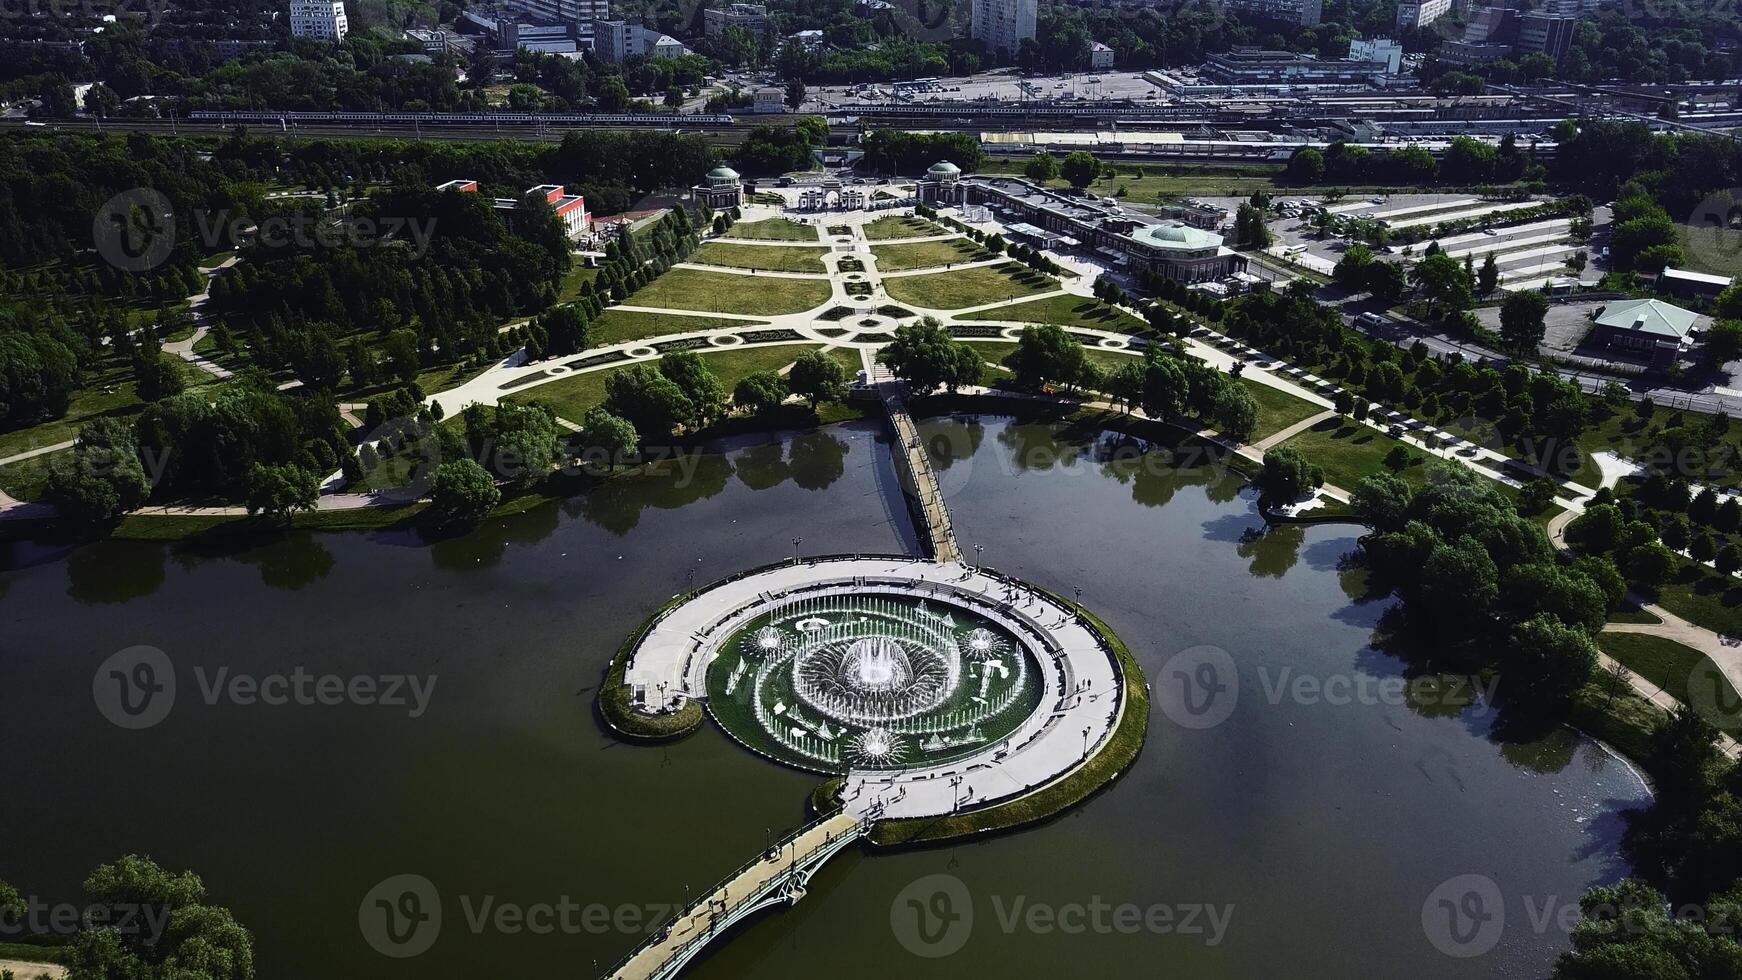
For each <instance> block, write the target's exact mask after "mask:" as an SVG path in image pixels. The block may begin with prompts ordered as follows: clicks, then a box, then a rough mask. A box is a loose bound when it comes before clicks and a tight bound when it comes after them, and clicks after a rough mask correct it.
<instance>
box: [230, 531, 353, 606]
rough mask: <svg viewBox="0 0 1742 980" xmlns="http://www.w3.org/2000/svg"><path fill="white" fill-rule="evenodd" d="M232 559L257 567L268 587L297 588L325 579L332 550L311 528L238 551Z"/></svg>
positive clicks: (329, 568)
mask: <svg viewBox="0 0 1742 980" xmlns="http://www.w3.org/2000/svg"><path fill="white" fill-rule="evenodd" d="M234 557H235V559H236V560H237V561H239V562H241V563H243V564H244V565H254V566H255V567H257V568H259V569H260V581H261V582H262V583H263V584H265V585H266V586H267V587H268V588H273V589H288V590H290V591H293V592H294V591H296V590H298V589H301V588H302V587H304V586H306V585H310V584H312V583H315V582H318V581H320V580H321V579H323V578H326V577H327V575H328V574H330V573H331V572H332V570H333V564H334V561H333V553H332V552H331V551H328V550H327V547H326V546H325V545H323V544H321V542H320V541H319V540H318V539H317V538H316V537H315V534H314V532H312V531H295V532H291V533H289V534H286V535H284V536H283V537H282V538H280V539H278V540H276V541H273V542H271V543H269V544H263V545H261V546H259V547H256V548H249V549H247V550H246V551H239V552H237V553H236V554H235V555H234Z"/></svg>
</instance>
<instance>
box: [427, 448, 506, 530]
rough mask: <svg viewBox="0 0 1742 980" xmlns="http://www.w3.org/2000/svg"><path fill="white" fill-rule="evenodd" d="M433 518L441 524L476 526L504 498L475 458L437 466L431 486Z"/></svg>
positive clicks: (431, 513) (452, 461) (431, 511)
mask: <svg viewBox="0 0 1742 980" xmlns="http://www.w3.org/2000/svg"><path fill="white" fill-rule="evenodd" d="M429 497H430V507H429V510H430V515H431V517H432V518H434V520H435V521H436V522H437V523H438V524H474V523H476V522H478V521H480V520H482V519H483V518H484V515H485V514H488V513H490V508H492V507H495V506H496V504H497V502H498V501H500V500H501V499H502V492H501V491H500V490H497V489H496V481H494V480H492V479H491V478H490V473H489V471H488V470H486V469H484V467H482V466H479V465H478V464H477V462H476V461H474V460H471V459H454V460H449V461H447V462H445V463H443V464H441V465H440V466H438V467H436V472H435V480H434V481H433V483H432V484H431V486H430V494H429Z"/></svg>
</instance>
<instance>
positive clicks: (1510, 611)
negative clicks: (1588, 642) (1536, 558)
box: [1500, 561, 1609, 633]
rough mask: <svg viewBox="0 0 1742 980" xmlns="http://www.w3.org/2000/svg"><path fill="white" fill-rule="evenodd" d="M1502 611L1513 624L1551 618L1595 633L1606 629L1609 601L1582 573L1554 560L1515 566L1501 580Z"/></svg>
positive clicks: (1601, 590)
mask: <svg viewBox="0 0 1742 980" xmlns="http://www.w3.org/2000/svg"><path fill="white" fill-rule="evenodd" d="M1501 582H1502V584H1501V589H1500V595H1501V600H1500V604H1501V609H1502V611H1503V612H1504V613H1505V614H1506V617H1507V618H1508V619H1511V620H1512V621H1513V622H1523V621H1524V620H1527V619H1530V618H1532V617H1534V616H1539V615H1545V614H1546V615H1550V616H1553V617H1554V618H1555V619H1556V620H1558V621H1560V622H1562V623H1565V624H1567V625H1568V626H1577V627H1579V628H1581V629H1583V630H1585V631H1587V632H1590V633H1595V632H1597V631H1598V630H1600V629H1602V628H1603V621H1604V620H1605V619H1606V618H1607V615H1608V611H1609V599H1608V596H1607V595H1605V594H1604V592H1603V589H1602V587H1601V586H1599V585H1598V584H1597V583H1596V582H1594V581H1592V580H1591V579H1590V577H1588V576H1587V575H1585V574H1584V573H1583V572H1580V571H1577V570H1575V569H1573V568H1570V567H1563V566H1561V565H1558V564H1555V563H1554V562H1552V561H1541V562H1527V563H1525V564H1522V565H1514V566H1513V567H1512V568H1509V569H1507V570H1506V574H1505V575H1503V576H1502V577H1501Z"/></svg>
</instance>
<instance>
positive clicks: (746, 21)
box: [702, 3, 768, 41]
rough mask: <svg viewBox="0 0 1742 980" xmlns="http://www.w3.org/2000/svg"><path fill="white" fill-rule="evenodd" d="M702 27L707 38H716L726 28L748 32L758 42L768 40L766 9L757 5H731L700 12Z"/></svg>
mask: <svg viewBox="0 0 1742 980" xmlns="http://www.w3.org/2000/svg"><path fill="white" fill-rule="evenodd" d="M702 27H703V28H704V29H705V30H706V31H707V34H708V37H711V38H718V37H719V36H720V35H722V34H724V33H726V28H728V27H738V28H742V29H744V30H746V31H748V32H750V36H751V37H754V38H756V39H757V40H759V41H766V40H768V8H767V7H765V6H763V5H762V4H759V3H731V4H727V5H726V6H724V7H709V8H708V9H706V10H704V11H702Z"/></svg>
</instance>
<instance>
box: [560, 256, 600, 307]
mask: <svg viewBox="0 0 1742 980" xmlns="http://www.w3.org/2000/svg"><path fill="white" fill-rule="evenodd" d="M597 278H599V270H598V269H589V268H587V267H585V266H583V265H581V263H580V260H579V259H576V260H575V263H574V265H571V266H569V271H568V272H567V273H566V274H565V275H564V276H563V283H562V285H561V286H560V287H558V289H557V291H556V298H557V301H558V302H562V303H572V302H574V301H575V300H576V299H578V298H580V295H581V287H582V286H584V285H586V284H587V283H589V282H592V281H593V280H594V279H597Z"/></svg>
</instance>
